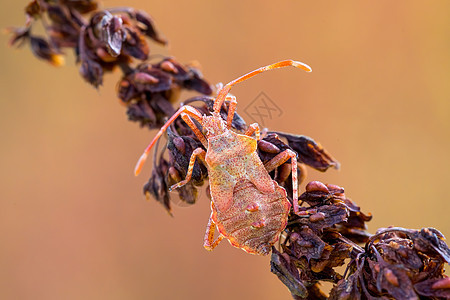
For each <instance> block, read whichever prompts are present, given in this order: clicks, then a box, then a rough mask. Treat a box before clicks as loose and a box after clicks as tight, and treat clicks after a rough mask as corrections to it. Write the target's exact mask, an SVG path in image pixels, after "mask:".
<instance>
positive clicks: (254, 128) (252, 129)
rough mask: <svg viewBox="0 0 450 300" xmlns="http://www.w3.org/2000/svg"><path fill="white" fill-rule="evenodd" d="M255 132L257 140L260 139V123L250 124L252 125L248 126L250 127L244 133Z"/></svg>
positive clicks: (250, 134)
mask: <svg viewBox="0 0 450 300" xmlns="http://www.w3.org/2000/svg"><path fill="white" fill-rule="evenodd" d="M253 133H255V136H256V140H258V141H259V136H260V130H259V125H258V123H253V124H250V126H248V129H247V131H246V132H245V133H244V134H245V135H248V136H252V134H253Z"/></svg>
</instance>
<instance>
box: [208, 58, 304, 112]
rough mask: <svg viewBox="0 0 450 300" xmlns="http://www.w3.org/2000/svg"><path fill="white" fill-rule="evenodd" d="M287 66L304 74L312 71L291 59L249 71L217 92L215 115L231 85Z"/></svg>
mask: <svg viewBox="0 0 450 300" xmlns="http://www.w3.org/2000/svg"><path fill="white" fill-rule="evenodd" d="M289 66H293V67H296V68H299V69H303V70H305V71H306V72H311V71H312V69H311V67H310V66H308V65H307V64H305V63H302V62H299V61H295V60H291V59H289V60H283V61H279V62H277V63H274V64H271V65H268V66H265V67H261V68H258V69H256V70H254V71H251V72H250V73H247V74H245V75H242V76H241V77H239V78H236V79H235V80H233V81H230V82H229V83H227V84H226V85H224V86H223V87H222V89H221V90H220V91H219V94H218V96H217V98H216V101H215V103H214V111H215V112H216V113H219V112H220V108H221V107H222V104H223V102H224V101H225V98H226V96H227V95H228V92H229V91H230V89H231V87H232V86H233V85H235V84H237V83H239V82H242V81H244V80H247V79H249V78H251V77H253V76H255V75H258V74H260V73H262V72H265V71H269V70H273V69H278V68H284V67H289Z"/></svg>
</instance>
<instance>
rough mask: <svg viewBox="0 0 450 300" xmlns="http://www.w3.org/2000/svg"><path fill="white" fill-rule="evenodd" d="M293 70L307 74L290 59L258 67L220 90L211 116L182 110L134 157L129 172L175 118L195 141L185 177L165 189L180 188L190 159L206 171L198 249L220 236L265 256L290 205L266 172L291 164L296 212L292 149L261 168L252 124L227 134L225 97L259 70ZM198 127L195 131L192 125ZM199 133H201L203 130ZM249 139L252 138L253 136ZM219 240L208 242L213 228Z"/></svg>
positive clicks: (256, 133)
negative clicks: (206, 209) (207, 198)
mask: <svg viewBox="0 0 450 300" xmlns="http://www.w3.org/2000/svg"><path fill="white" fill-rule="evenodd" d="M287 66H294V67H297V68H300V69H303V70H305V71H307V72H311V68H310V67H309V66H308V65H306V64H304V63H301V62H297V61H293V60H284V61H280V62H277V63H274V64H271V65H268V66H265V67H261V68H258V69H256V70H254V71H252V72H250V73H247V74H245V75H243V76H241V77H239V78H237V79H235V80H233V81H231V82H229V83H228V84H226V85H225V86H223V87H222V88H221V89H220V91H219V92H218V95H217V97H216V99H215V100H214V107H213V111H212V113H211V116H207V115H202V114H201V113H200V112H199V111H197V110H196V109H195V108H194V107H192V106H189V105H184V106H182V107H181V108H180V109H179V110H178V111H177V112H176V113H175V114H174V115H173V116H172V117H171V118H170V119H169V120H168V121H167V122H166V124H164V126H163V127H161V129H160V131H159V132H158V133H157V134H156V136H155V137H154V139H153V141H152V142H151V143H150V144H149V146H148V147H147V148H146V149H145V151H144V153H143V154H142V156H141V158H140V159H139V161H138V163H137V165H136V168H135V174H136V175H138V174H139V173H140V171H141V168H142V165H143V164H144V162H145V160H146V159H147V156H148V154H149V152H150V150H151V149H152V147H153V146H154V145H155V143H156V141H157V140H158V139H159V138H160V137H161V136H162V134H163V133H164V132H165V131H166V130H167V128H168V127H169V126H170V124H172V123H173V122H174V121H175V120H176V119H177V118H178V117H179V116H180V117H181V118H182V119H183V120H184V122H186V124H187V125H189V127H190V128H191V129H192V131H193V132H194V133H195V135H196V136H197V137H198V139H199V140H200V142H201V143H202V144H203V146H204V148H205V149H206V151H205V150H204V149H203V148H197V149H196V150H194V152H193V154H192V156H191V157H190V161H189V167H188V171H187V175H186V178H185V179H184V180H182V181H180V182H178V183H177V184H175V185H173V186H172V187H171V189H176V188H179V187H181V186H183V185H185V184H186V183H187V182H189V180H190V179H191V176H192V171H193V168H194V163H195V160H196V159H197V158H198V159H200V160H201V161H202V162H203V164H204V165H206V167H207V169H208V176H209V183H210V190H211V199H212V202H211V216H210V218H209V222H208V226H207V229H206V234H205V238H204V247H205V248H206V249H207V250H212V249H214V248H215V247H216V246H217V245H218V244H219V242H220V241H221V240H222V239H223V238H226V239H227V240H228V241H229V242H230V244H231V245H233V246H234V247H237V248H240V249H242V250H244V251H246V252H248V253H251V254H258V255H267V254H268V253H269V252H270V248H271V246H272V245H273V244H275V242H276V241H277V240H278V238H279V235H280V233H281V232H282V231H283V230H284V228H285V227H286V224H287V219H288V215H289V210H290V207H291V204H290V202H289V200H288V199H287V195H286V191H285V190H284V189H283V188H282V187H280V186H279V185H278V183H277V182H276V181H274V180H272V178H271V177H270V176H269V172H271V171H272V170H274V169H275V168H277V167H278V166H280V165H281V164H283V163H285V162H286V161H287V160H289V159H290V160H291V171H292V186H293V198H292V199H293V208H294V212H295V213H298V211H299V208H298V192H297V188H298V182H297V157H296V153H295V152H294V151H292V150H289V149H287V150H285V151H283V152H281V153H279V154H278V155H276V156H275V157H274V158H273V159H272V160H270V161H269V162H267V163H266V164H263V163H262V161H261V159H260V158H259V156H258V153H257V143H258V140H259V139H260V129H259V125H258V124H257V123H253V124H251V125H250V126H249V127H248V129H247V131H246V132H245V133H244V134H238V133H235V132H234V131H232V130H231V123H232V120H233V116H234V112H235V111H236V105H237V101H236V98H235V97H234V96H231V95H228V93H229V91H230V89H231V87H232V86H233V85H235V84H237V83H240V82H242V81H244V80H246V79H249V78H251V77H253V76H255V75H257V74H260V73H262V72H265V71H268V70H272V69H276V68H282V67H287ZM225 101H227V102H228V103H229V106H228V116H227V120H223V119H222V118H221V116H220V109H221V107H222V105H223V103H224V102H225ZM193 120H196V121H197V122H198V123H200V124H201V126H202V129H203V130H201V129H200V128H199V127H197V125H196V124H195V123H194V121H193ZM202 131H203V132H204V133H205V135H204V134H203V132H202ZM253 135H254V136H255V137H253ZM216 226H217V229H218V231H219V236H218V237H217V239H216V240H215V241H214V232H215V228H216Z"/></svg>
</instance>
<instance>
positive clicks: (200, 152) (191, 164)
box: [169, 148, 206, 191]
mask: <svg viewBox="0 0 450 300" xmlns="http://www.w3.org/2000/svg"><path fill="white" fill-rule="evenodd" d="M197 156H198V158H199V159H200V160H201V161H202V162H203V163H204V164H205V165H206V162H205V156H206V151H205V150H203V149H202V148H197V149H195V150H194V152H192V155H191V158H190V160H189V167H188V171H187V175H186V178H185V179H184V180H182V181H180V182H178V183H177V184H174V185H172V186H171V187H170V188H169V191H172V190H174V189H177V188H179V187H182V186H183V185H185V184H186V183H188V182H189V180H191V177H192V171H193V170H194V164H195V159H196V158H197Z"/></svg>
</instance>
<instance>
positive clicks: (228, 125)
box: [225, 95, 237, 129]
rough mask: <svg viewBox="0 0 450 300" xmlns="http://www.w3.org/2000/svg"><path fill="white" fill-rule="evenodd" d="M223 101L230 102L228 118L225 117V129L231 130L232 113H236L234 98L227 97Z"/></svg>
mask: <svg viewBox="0 0 450 300" xmlns="http://www.w3.org/2000/svg"><path fill="white" fill-rule="evenodd" d="M225 100H227V101H230V104H229V105H228V116H227V128H228V129H230V128H231V123H232V122H233V117H234V112H235V111H236V105H237V101H236V97H235V96H232V95H227V96H226V98H225Z"/></svg>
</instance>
